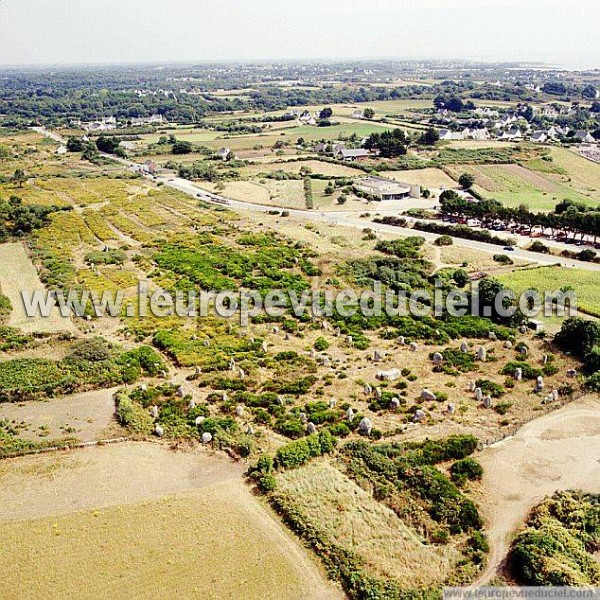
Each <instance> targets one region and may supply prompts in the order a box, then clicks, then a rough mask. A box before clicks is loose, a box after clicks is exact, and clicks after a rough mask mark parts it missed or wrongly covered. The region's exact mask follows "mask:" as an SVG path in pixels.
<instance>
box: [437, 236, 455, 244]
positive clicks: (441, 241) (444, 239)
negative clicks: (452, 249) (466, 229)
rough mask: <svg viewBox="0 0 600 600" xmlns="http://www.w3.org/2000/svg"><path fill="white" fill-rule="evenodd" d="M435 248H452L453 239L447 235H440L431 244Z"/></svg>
mask: <svg viewBox="0 0 600 600" xmlns="http://www.w3.org/2000/svg"><path fill="white" fill-rule="evenodd" d="M433 243H434V244H435V245H436V246H452V244H453V243H454V241H453V239H452V238H451V237H450V236H449V235H440V237H439V238H436V239H435V241H434V242H433Z"/></svg>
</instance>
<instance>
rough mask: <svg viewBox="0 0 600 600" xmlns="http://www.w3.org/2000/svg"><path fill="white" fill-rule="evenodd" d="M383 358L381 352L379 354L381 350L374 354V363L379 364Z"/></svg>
mask: <svg viewBox="0 0 600 600" xmlns="http://www.w3.org/2000/svg"><path fill="white" fill-rule="evenodd" d="M382 358H383V357H382V356H381V352H379V350H375V352H373V361H374V362H379V361H380V360H381V359H382Z"/></svg>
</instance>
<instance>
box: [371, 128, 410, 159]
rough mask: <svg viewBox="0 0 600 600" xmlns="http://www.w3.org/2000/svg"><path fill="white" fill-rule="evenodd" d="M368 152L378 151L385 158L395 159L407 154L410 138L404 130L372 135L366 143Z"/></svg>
mask: <svg viewBox="0 0 600 600" xmlns="http://www.w3.org/2000/svg"><path fill="white" fill-rule="evenodd" d="M365 148H367V149H368V150H373V149H378V150H379V154H380V156H382V157H383V158H394V157H396V156H402V155H404V154H406V151H407V148H408V138H407V136H406V133H405V132H404V131H403V130H402V129H393V130H391V131H390V130H389V129H388V130H386V131H383V132H382V133H372V134H371V135H370V136H369V137H368V138H367V140H366V142H365Z"/></svg>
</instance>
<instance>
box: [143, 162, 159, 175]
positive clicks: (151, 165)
mask: <svg viewBox="0 0 600 600" xmlns="http://www.w3.org/2000/svg"><path fill="white" fill-rule="evenodd" d="M141 170H142V171H144V172H146V173H150V175H154V173H156V163H155V162H154V161H153V160H150V159H148V160H147V161H146V162H145V163H144V164H143V165H142V167H141Z"/></svg>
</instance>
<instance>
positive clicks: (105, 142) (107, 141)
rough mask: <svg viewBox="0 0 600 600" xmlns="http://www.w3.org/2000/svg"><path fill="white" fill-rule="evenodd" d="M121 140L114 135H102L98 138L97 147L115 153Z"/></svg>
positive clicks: (101, 150)
mask: <svg viewBox="0 0 600 600" xmlns="http://www.w3.org/2000/svg"><path fill="white" fill-rule="evenodd" d="M119 143H120V142H119V140H118V139H117V138H116V137H114V136H109V135H101V136H99V137H98V139H97V140H96V147H97V148H98V150H100V152H105V153H106V154H115V152H116V150H117V148H118V147H119Z"/></svg>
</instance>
